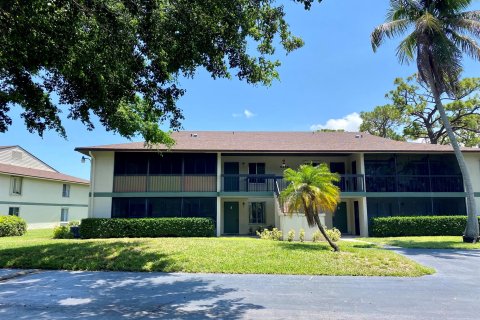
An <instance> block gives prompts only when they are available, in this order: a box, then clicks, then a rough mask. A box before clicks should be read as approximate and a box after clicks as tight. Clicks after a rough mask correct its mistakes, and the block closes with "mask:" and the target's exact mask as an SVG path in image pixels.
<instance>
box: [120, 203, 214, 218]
mask: <svg viewBox="0 0 480 320" xmlns="http://www.w3.org/2000/svg"><path fill="white" fill-rule="evenodd" d="M161 217H206V218H212V219H213V220H216V217H217V200H216V198H186V197H173V198H153V197H152V198H113V199H112V218H161Z"/></svg>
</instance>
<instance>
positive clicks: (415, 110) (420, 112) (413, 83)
mask: <svg viewBox="0 0 480 320" xmlns="http://www.w3.org/2000/svg"><path fill="white" fill-rule="evenodd" d="M385 96H386V98H388V99H389V100H390V103H389V104H387V105H382V106H377V107H375V109H373V110H372V111H369V112H361V113H360V116H361V117H362V120H363V122H362V125H361V126H360V130H361V131H367V132H369V133H370V134H373V135H378V136H381V137H384V138H390V139H393V140H405V138H407V139H412V140H417V139H422V140H424V141H426V142H428V143H431V144H449V143H450V140H449V139H448V135H447V131H446V129H445V126H444V125H443V123H442V121H441V119H440V114H439V113H438V109H437V106H436V104H435V101H434V98H433V95H432V94H431V93H430V88H429V87H428V85H427V84H426V83H425V82H423V81H418V77H417V76H416V75H413V76H410V77H408V78H407V79H402V78H397V79H395V89H394V90H391V91H389V92H388V93H387V94H386V95H385ZM441 99H442V103H443V105H444V108H445V112H446V113H447V117H448V120H449V121H450V125H451V127H452V130H453V132H454V133H455V136H456V137H457V141H458V142H460V144H462V145H464V146H467V147H472V146H477V145H478V144H479V143H480V78H464V79H461V80H460V81H459V82H458V90H457V92H456V93H455V97H448V96H446V95H443V96H442V97H441Z"/></svg>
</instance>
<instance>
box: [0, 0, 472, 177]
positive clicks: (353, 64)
mask: <svg viewBox="0 0 480 320" xmlns="http://www.w3.org/2000/svg"><path fill="white" fill-rule="evenodd" d="M282 2H283V3H284V4H285V11H286V13H287V15H286V20H287V21H288V23H289V24H290V28H291V31H292V33H293V34H295V35H297V36H300V37H301V38H302V39H303V40H304V41H305V45H304V47H302V48H300V49H298V50H296V51H294V52H293V53H290V54H289V55H285V52H284V51H282V50H277V53H276V57H277V58H278V59H280V61H281V62H282V66H281V67H280V68H279V69H278V71H279V73H280V80H279V81H274V82H273V83H272V85H271V86H270V87H265V86H260V85H256V86H254V85H249V84H247V83H244V82H241V81H239V80H236V79H235V78H232V79H230V80H228V79H220V80H218V79H217V80H213V79H212V78H211V77H210V76H209V75H208V73H206V72H205V71H202V70H199V72H198V73H197V74H196V76H195V77H194V78H193V79H182V80H181V81H180V86H181V87H183V88H184V89H186V94H185V96H184V97H182V98H181V99H180V100H179V101H178V106H179V107H180V108H181V109H182V110H183V114H184V116H185V120H184V121H183V122H182V125H183V129H185V130H229V131H311V130H316V129H321V128H331V129H345V130H347V131H357V130H358V127H359V125H360V123H361V120H360V118H359V115H358V114H359V113H360V112H361V111H370V110H372V109H373V108H374V107H375V106H378V105H382V104H385V103H387V101H386V99H385V93H387V92H388V91H389V90H392V89H393V81H394V79H395V78H397V77H407V76H409V75H411V74H413V73H414V72H415V71H416V67H415V65H414V64H413V65H408V66H406V65H400V64H399V63H398V61H397V59H396V57H395V48H396V46H397V45H398V42H399V40H389V41H387V42H386V43H385V44H384V45H383V46H382V47H381V48H380V49H379V50H378V51H377V52H376V53H374V52H373V51H372V48H371V45H370V34H371V32H372V30H373V29H374V27H375V26H377V25H379V24H381V23H382V22H384V20H385V14H386V12H387V8H388V3H389V1H388V0H364V1H353V0H324V1H322V3H321V4H318V3H316V4H315V5H314V6H313V8H312V9H311V10H310V11H305V10H304V9H303V6H302V5H298V4H295V3H293V1H282ZM471 9H476V10H479V9H480V0H474V1H473V5H472V7H471ZM464 69H465V72H464V76H466V77H479V76H480V72H479V71H480V63H479V62H475V61H472V60H470V59H468V58H465V59H464ZM20 113H21V109H20V108H18V107H14V108H13V110H12V112H11V114H10V116H11V117H12V118H13V122H14V123H13V125H12V126H11V127H10V129H9V130H8V131H7V132H6V133H3V134H2V133H0V145H20V146H21V147H23V148H24V149H26V150H27V151H29V152H30V153H32V154H34V155H35V156H36V157H38V158H40V159H41V160H43V161H44V162H46V163H48V164H49V165H51V166H52V167H54V168H55V169H57V170H59V171H61V172H63V173H66V174H70V175H73V176H77V177H81V178H85V179H88V178H89V170H90V169H89V166H90V163H89V162H88V161H87V162H86V163H85V164H82V163H81V161H80V159H81V157H82V155H81V154H79V153H78V152H75V151H74V148H75V147H79V146H92V145H102V144H112V143H127V142H130V141H129V140H127V139H125V138H122V137H121V136H119V135H115V134H113V133H111V132H106V131H105V130H104V128H103V127H102V126H101V125H99V124H98V125H97V126H96V129H95V130H94V131H91V132H89V131H87V130H86V128H85V127H83V125H82V124H81V123H78V122H74V121H71V120H68V119H64V120H63V121H64V126H65V128H66V130H67V135H68V139H67V140H65V139H63V138H61V137H59V136H58V135H57V134H56V133H55V132H46V133H45V134H44V137H43V138H40V137H38V136H37V135H36V134H31V133H29V132H28V131H27V130H26V128H25V125H24V123H23V121H22V120H21V119H20V118H19V116H18V115H19V114H20ZM133 141H141V139H140V138H139V139H134V140H133Z"/></svg>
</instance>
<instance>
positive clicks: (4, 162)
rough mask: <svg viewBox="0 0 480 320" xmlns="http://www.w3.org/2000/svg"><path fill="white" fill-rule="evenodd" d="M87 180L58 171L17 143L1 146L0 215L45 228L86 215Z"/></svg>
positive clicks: (33, 226) (32, 226)
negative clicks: (10, 216)
mask: <svg viewBox="0 0 480 320" xmlns="http://www.w3.org/2000/svg"><path fill="white" fill-rule="evenodd" d="M89 188H90V187H89V182H88V181H87V180H83V179H80V178H76V177H72V176H68V175H66V174H63V173H60V172H58V171H57V170H55V169H54V168H52V167H50V166H49V165H47V164H46V163H44V162H43V161H41V160H39V159H38V158H36V157H35V156H33V155H32V154H30V153H29V152H27V151H26V150H24V149H23V148H21V147H19V146H0V215H16V216H19V217H22V218H23V219H25V220H26V221H27V223H28V227H29V228H47V227H52V226H54V225H57V224H59V223H60V222H67V221H74V220H80V219H83V218H86V217H87V215H88V193H89Z"/></svg>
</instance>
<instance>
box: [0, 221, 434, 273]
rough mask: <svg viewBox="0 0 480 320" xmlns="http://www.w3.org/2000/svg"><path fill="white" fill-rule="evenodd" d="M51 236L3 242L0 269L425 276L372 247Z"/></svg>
mask: <svg viewBox="0 0 480 320" xmlns="http://www.w3.org/2000/svg"><path fill="white" fill-rule="evenodd" d="M51 234H52V231H51V230H32V231H29V232H28V233H27V234H26V235H25V236H22V237H9V238H2V239H0V267H3V268H40V269H66V270H116V271H164V272H205V273H240V274H248V273H250V274H251V273H256V274H305V275H355V276H422V275H426V274H432V273H433V272H434V270H433V269H431V268H427V267H424V266H421V265H419V264H417V263H415V262H413V261H411V260H409V259H407V258H405V257H403V256H401V255H398V254H396V253H394V252H391V251H388V250H384V249H381V248H378V247H377V246H376V245H374V244H367V243H360V242H348V241H342V242H340V243H339V245H340V248H341V250H342V251H341V252H340V253H334V252H332V251H331V250H330V248H329V247H328V245H327V244H326V243H289V242H278V241H269V240H260V239H252V238H140V239H126V238H125V239H95V240H54V239H51Z"/></svg>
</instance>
